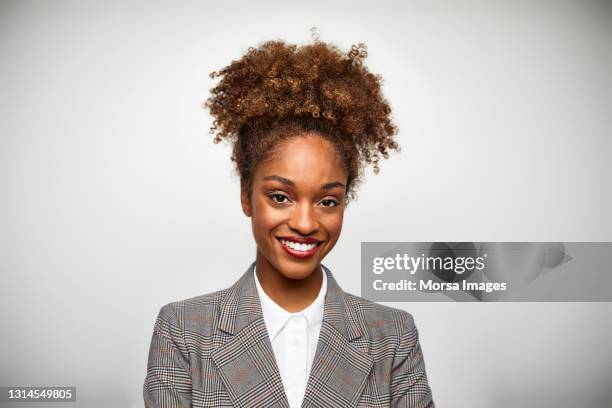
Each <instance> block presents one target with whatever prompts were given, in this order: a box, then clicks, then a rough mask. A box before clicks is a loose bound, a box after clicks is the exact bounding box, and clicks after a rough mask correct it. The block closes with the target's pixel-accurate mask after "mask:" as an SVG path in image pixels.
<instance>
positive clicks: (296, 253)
mask: <svg viewBox="0 0 612 408" xmlns="http://www.w3.org/2000/svg"><path fill="white" fill-rule="evenodd" d="M276 238H277V240H278V242H279V244H280V246H281V247H282V248H283V250H284V251H285V252H286V253H287V254H289V255H291V256H292V257H294V258H298V259H304V258H308V257H311V256H312V255H314V254H315V253H316V252H317V250H318V249H319V247H320V246H321V242H323V241H319V240H317V239H313V238H301V237H300V238H294V237H276ZM281 240H283V241H285V242H287V241H289V242H293V243H296V244H300V245H301V246H302V247H304V245H312V244H314V246H313V247H312V248H310V249H306V250H304V251H302V250H300V249H295V248H291V247H289V246H287V245H286V244H284V243H283V242H281Z"/></svg>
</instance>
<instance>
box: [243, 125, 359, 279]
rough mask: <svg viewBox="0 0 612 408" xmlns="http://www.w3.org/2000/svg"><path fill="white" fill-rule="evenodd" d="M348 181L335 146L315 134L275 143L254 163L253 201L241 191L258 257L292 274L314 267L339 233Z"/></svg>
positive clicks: (291, 276)
mask: <svg viewBox="0 0 612 408" xmlns="http://www.w3.org/2000/svg"><path fill="white" fill-rule="evenodd" d="M346 182H347V172H346V170H345V169H344V166H343V165H342V162H341V160H340V157H339V156H338V154H337V153H336V150H335V148H334V147H333V145H332V144H331V143H330V142H328V141H327V140H325V139H322V138H321V137H320V136H318V135H316V134H312V133H308V134H302V135H299V136H295V137H292V138H290V139H289V140H288V141H287V142H285V143H283V145H281V146H280V147H279V148H277V149H276V151H275V152H274V154H272V155H271V156H270V157H269V158H268V159H266V160H264V161H263V162H262V163H260V164H259V165H258V167H257V168H256V170H255V174H254V177H253V186H252V194H251V201H250V202H249V200H248V199H247V198H248V197H247V193H246V192H245V189H244V188H243V190H242V197H241V200H242V208H243V211H244V213H245V214H246V215H247V216H249V217H251V218H252V227H253V235H254V237H255V241H256V243H257V249H258V252H259V253H258V257H259V256H263V257H264V258H265V260H266V262H267V263H269V264H270V266H272V267H273V268H274V269H275V270H276V271H278V272H279V273H280V274H282V275H284V276H285V277H287V278H289V279H304V278H306V277H308V276H309V275H310V274H311V273H312V272H314V271H315V270H316V269H317V268H318V267H319V265H320V263H321V260H322V259H323V258H324V257H325V255H327V253H328V252H329V251H331V249H332V248H333V247H334V245H335V244H336V241H337V240H338V238H339V237H340V231H341V230H342V220H343V216H344V209H345V191H346ZM298 242H301V243H298Z"/></svg>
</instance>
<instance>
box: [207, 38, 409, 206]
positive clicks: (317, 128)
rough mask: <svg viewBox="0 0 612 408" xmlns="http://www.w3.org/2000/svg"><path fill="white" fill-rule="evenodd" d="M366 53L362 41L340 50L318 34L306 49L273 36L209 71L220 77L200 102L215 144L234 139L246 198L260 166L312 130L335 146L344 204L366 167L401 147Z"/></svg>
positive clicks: (374, 164) (212, 74)
mask: <svg viewBox="0 0 612 408" xmlns="http://www.w3.org/2000/svg"><path fill="white" fill-rule="evenodd" d="M366 57H367V49H366V46H365V45H364V44H363V43H359V44H358V45H353V46H352V47H351V49H350V51H348V52H347V53H346V54H345V53H343V52H342V51H341V50H340V49H339V48H338V47H337V46H335V45H332V44H329V43H325V42H321V41H319V40H318V38H317V39H315V40H314V42H313V43H312V44H307V45H303V46H297V45H293V44H287V43H285V42H284V41H282V40H275V41H267V42H264V43H262V44H260V45H259V46H258V47H257V48H255V47H250V48H248V52H247V53H246V54H245V55H243V56H242V57H241V58H240V59H238V60H234V61H232V62H231V63H230V64H229V65H228V66H226V67H225V68H223V69H222V70H220V71H214V72H212V73H211V74H210V77H211V78H213V79H214V78H215V77H222V79H221V81H220V82H219V83H218V84H217V86H215V87H214V88H212V89H210V92H211V96H209V97H208V99H207V100H206V101H205V103H204V107H205V108H208V109H209V110H210V113H211V115H212V116H213V118H214V121H213V125H212V127H211V128H210V133H211V134H213V135H215V137H214V142H215V143H219V142H221V141H222V140H228V141H231V142H232V143H233V153H232V158H231V159H232V161H234V162H235V164H236V169H237V171H238V173H239V175H240V179H241V182H243V183H244V185H245V186H246V187H247V189H248V196H249V199H250V197H251V192H252V178H253V174H254V172H255V169H256V167H257V165H258V164H259V163H260V162H261V161H262V160H264V159H266V158H267V157H269V155H270V154H271V153H272V152H273V151H274V150H275V148H277V147H278V146H279V145H281V144H282V143H283V142H285V141H286V140H288V139H289V138H290V137H292V136H296V135H299V134H304V133H311V132H314V133H317V134H318V135H319V136H321V137H323V138H325V139H326V140H328V141H330V142H331V143H332V145H334V146H335V148H336V150H337V152H338V154H339V155H340V157H341V159H342V163H343V164H344V166H345V169H346V171H347V174H348V179H347V187H346V196H345V199H346V201H347V204H348V202H349V201H350V199H351V198H352V199H354V198H355V197H356V193H355V192H356V186H357V185H359V184H360V183H361V179H362V177H363V172H364V169H365V167H366V166H367V165H368V164H373V167H374V173H375V174H378V172H379V170H380V169H379V166H378V162H379V160H380V156H381V155H382V156H383V157H384V158H385V159H387V158H388V157H389V150H396V151H399V150H400V146H399V144H398V143H397V142H396V141H395V140H394V139H393V136H394V135H395V134H397V131H398V130H397V127H396V125H395V124H394V123H393V122H392V120H391V108H390V107H389V103H388V102H387V100H386V99H385V98H384V97H383V95H382V91H381V84H382V78H381V76H380V75H374V74H372V73H370V72H369V71H368V69H367V68H366V67H365V66H364V65H363V59H365V58H366Z"/></svg>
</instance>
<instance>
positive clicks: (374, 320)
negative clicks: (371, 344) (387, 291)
mask: <svg viewBox="0 0 612 408" xmlns="http://www.w3.org/2000/svg"><path fill="white" fill-rule="evenodd" d="M345 299H346V302H347V306H348V307H349V308H350V309H351V310H353V311H354V313H356V315H357V319H358V321H360V322H361V324H362V325H363V326H365V327H364V328H365V329H366V331H367V332H368V333H369V335H370V337H371V338H372V339H373V340H376V339H379V338H381V337H388V336H397V337H400V336H401V335H402V334H405V333H408V332H411V331H413V330H416V327H415V323H414V318H413V316H412V314H410V313H409V312H407V311H405V310H402V309H398V308H395V307H390V306H385V305H381V304H379V303H376V302H373V301H371V300H368V299H364V298H362V297H360V296H356V295H353V294H351V293H346V292H345Z"/></svg>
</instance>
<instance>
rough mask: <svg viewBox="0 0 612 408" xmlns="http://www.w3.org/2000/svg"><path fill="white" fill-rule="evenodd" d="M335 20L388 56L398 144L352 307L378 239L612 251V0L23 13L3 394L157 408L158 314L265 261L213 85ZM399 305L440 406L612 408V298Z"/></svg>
mask: <svg viewBox="0 0 612 408" xmlns="http://www.w3.org/2000/svg"><path fill="white" fill-rule="evenodd" d="M313 25H316V26H318V27H319V30H320V33H321V34H320V35H321V39H322V40H325V41H331V42H334V43H336V44H337V45H339V46H340V47H342V48H343V49H348V48H350V45H351V44H354V43H357V42H365V43H366V44H367V46H368V51H369V57H368V58H367V60H366V64H367V65H368V66H369V68H370V69H371V70H372V71H373V72H375V73H380V74H381V75H382V76H383V77H384V78H385V82H384V92H385V95H386V96H387V98H388V99H389V101H390V103H391V106H392V108H393V114H394V118H395V121H396V123H397V124H398V126H399V128H400V134H399V136H398V140H399V142H400V144H401V146H402V152H401V153H399V154H392V155H391V158H390V160H388V161H384V162H383V163H382V165H381V173H380V174H379V175H377V176H374V175H372V174H371V173H370V174H369V175H368V177H367V179H366V181H365V183H364V184H363V186H362V188H361V190H360V191H359V199H358V200H357V201H355V202H353V203H352V204H351V205H350V206H349V208H348V209H347V212H346V214H345V223H344V227H343V231H342V236H341V237H340V240H339V241H338V243H337V245H336V247H335V248H334V250H333V251H332V252H331V253H330V254H329V256H328V257H327V258H326V259H325V261H324V264H325V265H326V266H328V267H329V268H330V269H331V270H332V272H333V273H334V275H335V276H336V279H337V280H338V282H339V283H340V285H341V287H342V288H343V289H344V290H346V291H348V292H351V293H355V294H359V293H360V287H359V286H360V283H359V282H360V279H359V271H360V243H361V242H362V241H610V240H611V238H612V232H611V231H612V229H611V227H612V221H611V217H610V212H609V208H611V205H612V202H611V201H612V200H611V199H610V197H611V194H610V193H611V183H610V174H612V168H611V167H612V166H611V164H610V162H611V161H610V159H611V157H610V156H611V153H612V149H611V143H610V136H611V134H612V123H611V119H610V118H611V113H612V109H611V108H612V97H611V92H610V91H611V89H612V87H611V85H612V75H611V74H612V63H611V62H612V47H610V44H611V43H612V7H611V6H610V4H609V3H608V2H604V1H601V2H595V1H590V2H589V1H583V2H578V1H575V2H570V1H567V2H562V1H557V2H555V1H544V2H542V1H540V2H538V1H535V2H533V1H508V2H500V1H492V2H485V1H469V2H460V4H459V2H455V1H450V0H449V1H446V2H443V1H410V2H409V1H405V2H399V1H398V2H390V1H372V2H367V3H355V2H350V3H349V2H346V3H340V2H334V3H329V2H324V1H319V0H316V1H315V0H310V1H307V2H286V1H284V2H282V1H277V2H270V1H265V2H264V1H251V2H247V1H244V2H235V1H234V2H231V1H229V2H228V1H226V2H219V1H217V2H204V1H199V2H196V1H194V2H170V1H168V2H129V3H128V2H124V1H110V2H109V1H97V2H84V1H74V2H51V1H38V2H30V1H2V2H1V3H0V52H1V54H0V55H1V58H2V63H1V64H0V80H1V82H0V92H1V95H2V97H1V98H0V104H1V106H0V188H1V190H0V192H1V194H2V196H1V199H0V272H1V278H2V281H1V282H2V283H1V284H0V319H1V320H0V322H1V329H0V332H1V333H2V334H1V336H0V367H2V369H1V370H0V385H75V386H77V388H78V394H77V395H78V400H79V402H78V403H76V404H73V405H74V406H75V407H111V406H112V407H138V406H142V405H143V403H142V396H141V393H142V383H143V381H144V377H145V374H146V358H147V353H148V347H149V342H150V337H151V334H152V329H153V322H154V319H155V317H156V315H157V312H158V311H159V308H160V307H161V306H162V305H164V304H166V303H168V302H171V301H174V300H179V299H184V298H187V297H191V296H196V295H199V294H203V293H208V292H211V291H214V290H218V289H221V288H225V287H227V286H229V285H230V284H232V283H233V282H234V281H235V280H236V279H237V278H238V277H239V276H240V275H241V274H242V273H243V272H244V271H245V270H246V268H247V267H248V266H249V265H250V263H251V262H252V261H253V260H254V255H255V247H254V241H253V238H252V235H251V229H250V228H251V227H250V224H249V222H250V219H248V218H246V217H244V215H243V214H242V212H241V210H240V203H239V184H238V178H237V176H236V175H235V174H234V172H233V168H232V163H231V162H230V160H229V156H230V150H229V147H228V146H225V145H214V144H213V143H212V136H211V135H210V134H208V128H209V126H210V125H211V122H212V119H211V118H210V116H209V115H208V113H207V111H205V110H203V109H202V107H201V103H202V101H203V100H204V99H205V98H206V97H207V96H208V89H209V88H211V87H212V86H214V83H215V81H213V80H212V79H210V78H209V76H208V74H209V73H210V72H211V71H213V70H216V69H220V68H222V67H223V66H225V65H226V64H228V63H229V62H230V61H231V60H232V59H236V58H239V57H240V56H241V55H242V54H243V53H244V52H245V51H246V49H247V48H248V47H249V46H255V45H257V44H258V43H259V42H261V41H264V40H268V39H285V40H287V41H289V42H294V43H299V44H303V43H307V42H308V41H310V30H309V29H310V27H311V26H313ZM390 305H391V306H395V307H400V308H402V309H405V310H407V311H409V312H411V313H412V314H413V315H414V317H415V321H416V323H417V327H418V328H419V332H420V336H421V342H422V348H423V352H424V355H425V361H426V366H427V372H428V375H429V381H430V385H431V388H432V390H433V394H434V400H435V401H436V404H437V406H438V407H440V408H441V407H452V408H462V407H465V408H468V407H469V408H491V407H496V408H511V407H512V408H514V407H535V406H541V407H558V408H564V407H577V406H580V407H598V408H599V407H609V406H612V391H610V387H609V386H610V384H611V383H612V348H611V347H610V340H609V337H610V336H611V335H612V323H611V318H610V315H611V313H612V304H609V303H500V304H492V303H486V304H467V303H461V304H457V303H393V304H390ZM23 406H26V405H25V404H24V405H23ZM32 406H36V407H41V406H42V405H41V404H33V405H32Z"/></svg>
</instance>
